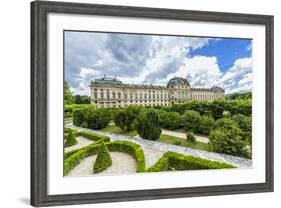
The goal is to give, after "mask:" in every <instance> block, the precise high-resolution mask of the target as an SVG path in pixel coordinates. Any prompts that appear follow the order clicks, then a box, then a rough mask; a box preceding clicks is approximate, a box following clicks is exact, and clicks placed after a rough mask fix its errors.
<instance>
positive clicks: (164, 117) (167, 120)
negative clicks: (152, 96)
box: [159, 110, 181, 130]
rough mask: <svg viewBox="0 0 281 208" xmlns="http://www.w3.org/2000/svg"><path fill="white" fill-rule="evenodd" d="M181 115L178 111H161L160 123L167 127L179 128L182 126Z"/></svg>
mask: <svg viewBox="0 0 281 208" xmlns="http://www.w3.org/2000/svg"><path fill="white" fill-rule="evenodd" d="M180 122H181V115H180V114H179V113H177V112H166V111H163V110H160V111H159V124H160V126H161V127H162V128H165V129H171V130H173V129H177V128H179V126H180Z"/></svg>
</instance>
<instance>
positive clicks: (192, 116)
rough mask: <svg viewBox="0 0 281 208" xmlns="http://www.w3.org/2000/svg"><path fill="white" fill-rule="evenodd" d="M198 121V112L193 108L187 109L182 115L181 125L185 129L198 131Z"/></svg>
mask: <svg viewBox="0 0 281 208" xmlns="http://www.w3.org/2000/svg"><path fill="white" fill-rule="evenodd" d="M200 121H201V116H200V114H199V113H198V112H197V111H194V110H187V111H185V113H184V114H183V116H182V125H183V126H184V128H185V130H187V131H193V132H198V130H199V125H200Z"/></svg>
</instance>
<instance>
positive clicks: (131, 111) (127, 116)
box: [114, 106, 142, 131]
mask: <svg viewBox="0 0 281 208" xmlns="http://www.w3.org/2000/svg"><path fill="white" fill-rule="evenodd" d="M141 109H142V107H141V106H128V107H126V108H125V109H121V110H118V111H117V112H116V113H115V114H114V123H115V125H116V126H118V127H119V128H121V129H123V130H126V131H130V130H133V122H134V120H135V119H136V117H137V116H138V114H139V112H140V111H141Z"/></svg>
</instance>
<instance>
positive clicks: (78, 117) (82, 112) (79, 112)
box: [72, 108, 87, 126]
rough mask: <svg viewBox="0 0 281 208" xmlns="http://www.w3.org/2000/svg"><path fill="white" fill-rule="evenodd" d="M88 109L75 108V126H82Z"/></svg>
mask: <svg viewBox="0 0 281 208" xmlns="http://www.w3.org/2000/svg"><path fill="white" fill-rule="evenodd" d="M86 111H87V109H85V108H76V109H74V110H73V113H72V115H73V124H74V125H75V126H81V124H82V123H83V122H84V121H85V119H86Z"/></svg>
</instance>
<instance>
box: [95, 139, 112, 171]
mask: <svg viewBox="0 0 281 208" xmlns="http://www.w3.org/2000/svg"><path fill="white" fill-rule="evenodd" d="M111 164H112V160H111V156H110V153H109V151H108V149H107V147H106V146H105V145H104V143H102V144H101V145H100V147H99V150H98V155H97V159H96V162H95V164H94V167H93V171H94V173H99V172H102V171H104V170H106V169H107V168H108V167H110V166H111Z"/></svg>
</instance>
